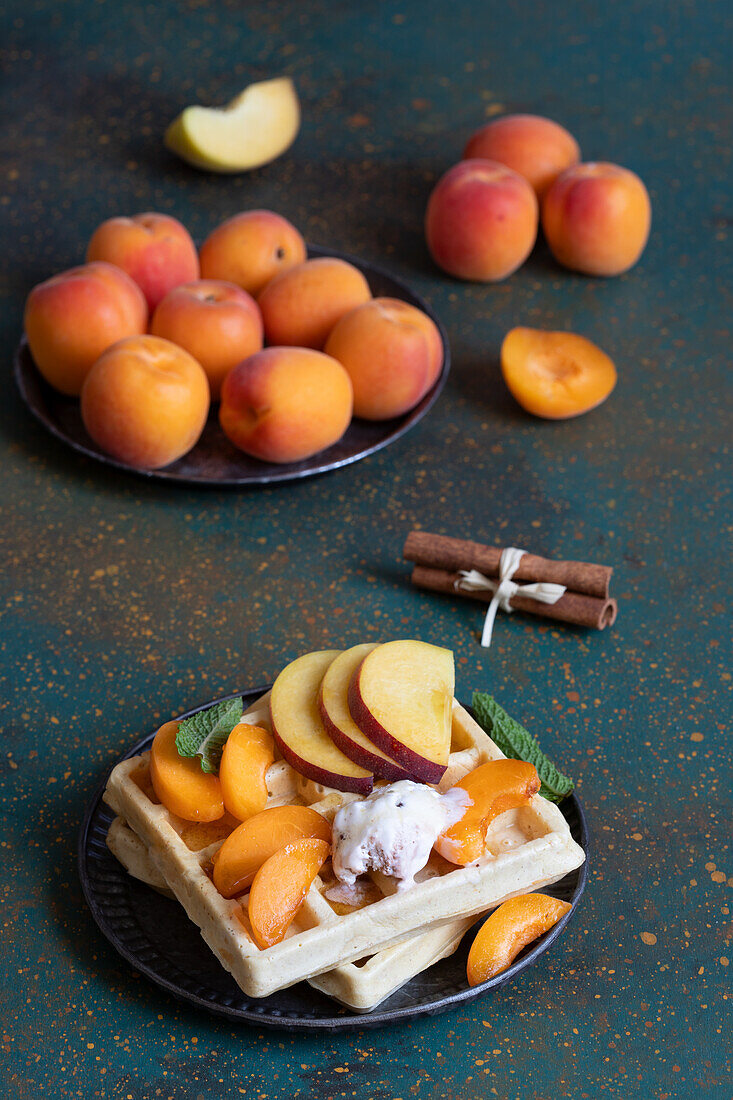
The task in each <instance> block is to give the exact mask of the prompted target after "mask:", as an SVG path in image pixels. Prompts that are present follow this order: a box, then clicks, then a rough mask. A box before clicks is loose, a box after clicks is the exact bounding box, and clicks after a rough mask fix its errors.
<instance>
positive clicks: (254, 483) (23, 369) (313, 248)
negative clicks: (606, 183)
mask: <svg viewBox="0 0 733 1100" xmlns="http://www.w3.org/2000/svg"><path fill="white" fill-rule="evenodd" d="M306 247H307V250H308V259H323V258H328V259H338V260H345V261H346V262H347V263H350V264H352V265H353V266H354V267H356V268H358V269H359V271H361V273H362V274H363V275H365V276H366V277H367V279H368V277H369V275H370V274H373V275H375V276H377V277H379V278H383V279H387V280H389V281H390V282H392V283H394V284H395V285H396V286H397V287H399V289H400V291H401V292H402V293H404V294H406V295H407V296H408V297H409V299H410V302H409V304H411V305H412V304H415V305H416V306H417V308H419V309H421V310H422V311H423V312H424V313H426V314H427V316H428V317H429V318H430V319H431V321H433V323H434V324H435V326H436V327H437V329H438V332H439V334H440V339H441V342H442V345H443V365H442V367H441V370H440V374H439V375H438V378H437V379H436V381H435V382H434V383H433V385H432V387H431V389H430V390H428V392H427V393H426V394H425V395H424V396H423V397H422V398H421V399H420V401H419V402H418V404H417V405H416V406H415V407H414V408H413V409H409V410H408V411H407V412H406V413H403V414H402V416H401V417H395V418H394V419H395V420H399V421H400V423H399V424H398V425H396V426H395V428H394V429H393V431H391V432H389V433H388V434H387V435H386V436H385V437H384V438H382V439H379V440H377V442H376V443H372V444H370V445H369V446H367V447H364V448H363V449H362V450H360V451H358V452H357V453H356V454H353V455H347V456H346V457H344V458H339V459H334V460H333V461H332V462H327V463H326V464H325V465H323V466H319V467H317V468H311V469H309V468H306V469H293V468H292V467H293V466H295V465H300V464H299V463H287V464H283V466H282V468H281V469H276V470H273V469H271V468H268V470H267V472H264V471H263V473H262V474H256V473H254V474H248V475H247V476H246V477H216V478H213V477H196V476H194V475H191V474H180V473H171V472H168V470H167V468H166V467H163V468H162V469H159V470H143V469H139V468H137V467H135V466H130V465H129V464H128V463H126V462H121V461H120V460H119V459H116V458H113V457H112V456H111V455H105V454H104V453H102V452H101V451H97V450H94V449H93V448H92V447H90V446H89V445H88V444H86V443H84V442H83V441H80V440H76V439H73V438H72V437H71V436H69V435H67V433H66V432H64V431H62V430H61V428H60V427H59V426H58V425H57V424H56V423H55V422H54V421H53V420H52V419H51V418H50V417H45V416H44V415H43V414H42V411H41V410H40V409H38V408H37V407H36V405H35V403H34V401H33V400H32V398H31V396H30V394H29V393H28V389H27V385H26V373H27V372H28V371H29V370H33V371H35V373H36V374H37V375H38V377H39V379H40V381H41V382H42V383H43V384H44V385H48V383H47V382H45V380H44V379H43V376H42V375H41V373H40V371H39V370H38V367H37V366H36V364H35V362H34V361H33V356H32V355H31V353H30V348H29V346H28V341H27V339H26V336H25V334H23V335H22V336H21V339H20V342H19V343H18V345H17V346H16V348H15V350H14V352H13V377H14V380H15V386H16V389H17V391H18V393H19V395H20V398H21V401H22V402H23V405H24V406H25V408H26V409H27V410H28V412H30V413H31V415H32V416H33V417H34V419H35V420H36V421H37V422H38V423H39V424H41V425H42V427H43V428H45V430H46V431H47V432H49V433H50V434H51V435H52V436H54V437H55V438H56V439H58V440H59V441H60V442H61V443H63V444H64V445H65V446H66V447H69V448H70V449H71V450H72V451H76V453H77V454H82V455H84V456H85V457H86V458H90V459H92V460H93V461H95V462H100V463H101V464H102V465H104V466H109V467H111V468H113V469H116V470H122V471H124V472H125V473H128V474H133V475H134V476H136V477H139V478H143V479H144V480H146V481H148V482H151V481H152V482H156V481H157V482H161V483H163V484H166V485H180V486H186V487H188V488H201V489H247V488H261V487H263V486H268V485H279V484H283V483H287V482H291V481H302V480H304V479H305V478H309V477H317V476H319V475H320V474H326V473H330V472H332V471H333V470H340V469H342V468H343V467H344V466H351V465H353V463H355V462H360V461H361V460H362V459H363V458H368V457H369V456H370V455H373V454H376V453H377V452H378V451H381V450H383V449H384V448H385V447H388V446H389V445H390V444H391V443H396V442H397V440H398V439H401V438H402V436H403V435H405V434H406V433H407V432H409V431H410V429H411V428H413V427H415V425H416V424H418V423H419V422H420V421H421V420H422V419H423V418H424V417H425V416H427V414H428V413H429V412H430V410H431V409H432V407H433V405H434V404H435V402H436V401H437V400H438V398H439V397H440V394H441V393H442V391H443V388H444V387H445V384H446V382H447V380H448V375H449V373H450V368H451V354H450V343H449V340H448V332H447V330H446V327H445V325H444V324H443V322H442V321H441V319H440V317H439V316H438V314H437V313H436V311H435V310H434V309H433V307H432V306H431V305H430V304H429V303H428V302H427V300H426V299H425V298H424V297H423V295H422V294H420V293H419V292H418V291H416V290H413V288H412V287H411V286H410V285H409V284H408V283H407V282H406V281H405V280H404V279H403V278H402V277H401V276H400V275H395V274H393V273H392V272H391V271H389V270H388V269H387V268H386V267H383V266H382V265H381V264H378V263H376V264H375V263H372V262H371V260H365V259H362V258H360V257H358V256H354V255H353V254H352V253H350V252H342V251H341V250H340V249H336V248H330V247H327V246H325V245H320V244H310V243H306ZM383 423H388V422H387V421H383ZM248 457H250V456H248ZM317 457H318V455H317V454H316V455H312V456H311V458H314V459H315V458H317ZM255 461H256V460H255ZM304 461H308V459H305V460H304Z"/></svg>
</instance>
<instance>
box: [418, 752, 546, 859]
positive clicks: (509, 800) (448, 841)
mask: <svg viewBox="0 0 733 1100" xmlns="http://www.w3.org/2000/svg"><path fill="white" fill-rule="evenodd" d="M455 787H458V788H459V789H460V790H463V791H465V792H466V794H467V795H468V797H469V799H470V802H469V804H468V806H467V808H466V810H465V811H464V813H463V816H462V817H461V818H460V820H459V821H457V822H456V823H455V825H451V826H450V828H449V829H446V831H445V832H444V833H441V834H440V836H439V837H438V839H437V840H436V842H435V848H436V850H437V851H438V852H439V854H440V855H441V856H443V858H444V859H447V860H448V861H449V862H450V863H457V864H458V865H459V866H460V867H465V865H466V864H467V863H473V861H474V860H476V859H480V857H481V856H482V855H483V854H484V842H485V838H486V831H487V829H488V827H489V825H490V824H491V822H492V821H493V820H494V818H495V817H498V816H499V814H503V813H504V811H505V810H514V809H516V808H517V807H518V806H523V805H524V804H525V803H526V802H529V800H530V798H532V796H533V795H535V794H537V792H538V791H539V789H540V777H539V776H538V775H537V769H536V768H535V767H534V765H533V764H527V763H525V761H524V760H490V761H489V762H488V763H487V764H481V765H479V767H478V768H474V770H473V771H472V772H469V773H468V775H464V777H463V779H461V780H460V781H459V782H458V783H456V784H455Z"/></svg>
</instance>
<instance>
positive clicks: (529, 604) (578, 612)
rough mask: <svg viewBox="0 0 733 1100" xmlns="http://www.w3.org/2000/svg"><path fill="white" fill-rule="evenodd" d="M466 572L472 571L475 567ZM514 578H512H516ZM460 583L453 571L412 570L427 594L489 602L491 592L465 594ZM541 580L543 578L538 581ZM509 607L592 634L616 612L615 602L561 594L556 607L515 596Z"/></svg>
mask: <svg viewBox="0 0 733 1100" xmlns="http://www.w3.org/2000/svg"><path fill="white" fill-rule="evenodd" d="M462 568H464V567H462ZM469 568H475V566H470V567H469ZM481 572H482V573H483V572H484V570H483V569H482V570H481ZM514 575H515V577H516V575H517V574H516V573H515V574H514ZM460 579H461V576H460V573H458V572H457V571H456V572H449V571H448V570H446V569H432V568H430V567H429V566H424V565H416V566H415V567H414V568H413V570H412V583H413V584H414V585H416V586H417V587H418V588H427V589H429V590H430V591H431V592H444V593H445V594H446V595H450V596H467V597H468V598H469V599H472V600H481V601H482V603H490V602H491V599H492V596H493V593H492V592H489V591H483V592H482V591H478V592H477V591H474V592H467V591H465V589H462V588H457V587H456V583H457V582H458V581H459V580H460ZM532 579H533V580H534V579H535V578H532ZM545 579H546V578H545V577H543V578H542V580H545ZM556 583H560V584H562V583H563V582H562V581H559V582H556ZM509 603H510V605H511V606H512V608H513V609H514V610H515V611H527V612H529V614H530V615H537V616H539V617H540V618H542V619H555V620H557V621H558V622H563V623H573V624H574V625H576V626H586V627H590V628H592V629H595V630H603V629H604V627H607V626H612V625H613V623H614V622H615V621H616V614H617V611H618V606H617V604H616V601H615V600H612V599H608V598H605V597H603V596H587V595H585V594H584V593H581V592H569V591H568V592H565V593H563V595H562V596H561V597H560V599H559V600H558V601H557V603H553V604H547V603H540V602H539V601H538V600H533V599H532V598H531V597H528V596H521V595H519V594H518V595H516V596H513V597H512V598H511V600H510V601H509Z"/></svg>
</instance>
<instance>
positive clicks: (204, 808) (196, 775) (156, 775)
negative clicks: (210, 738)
mask: <svg viewBox="0 0 733 1100" xmlns="http://www.w3.org/2000/svg"><path fill="white" fill-rule="evenodd" d="M177 732H178V722H166V723H165V725H163V726H161V727H160V729H159V730H158V732H157V733H156V735H155V740H154V741H153V745H152V748H151V750H150V781H151V783H152V784H153V790H154V791H155V793H156V795H157V796H158V798H159V799H160V801H161V802H162V803H163V805H164V806H165V808H166V809H167V810H170V812H171V813H172V814H176V816H177V817H182V818H183V819H184V820H185V821H217V820H218V819H219V818H220V817H223V816H224V799H223V797H222V793H221V783H220V782H219V777H218V776H216V775H213V774H211V773H209V772H204V771H202V770H201V760H200V759H199V757H198V756H179V753H178V749H177V748H176V733H177Z"/></svg>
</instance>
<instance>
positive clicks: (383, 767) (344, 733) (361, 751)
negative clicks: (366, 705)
mask: <svg viewBox="0 0 733 1100" xmlns="http://www.w3.org/2000/svg"><path fill="white" fill-rule="evenodd" d="M376 648H377V644H376V642H367V643H366V644H365V645H355V646H352V648H351V649H347V650H345V651H344V652H343V653H342V654H341V655H340V656H338V657H337V658H336V660H335V661H333V663H332V664H330V665H329V666H328V668H327V670H326V675H325V676H324V677H323V680H322V681H321V690H320V693H319V696H318V706H319V708H320V711H321V718H322V719H323V725H324V727H325V729H326V733H327V734H328V736H329V737H330V738H331V740H332V741H333V743H334V744H335V745H337V746H338V748H340V749H341V751H342V752H343V753H345V754H346V756H348V757H349V759H350V760H353V761H354V763H355V764H361V766H362V768H368V769H369V771H372V772H374V774H375V775H378V776H380V777H381V778H382V779H388V780H389V782H390V783H396V782H397V781H398V780H400V779H409V778H410V773H409V772H406V771H405V769H404V768H403V767H401V766H400V765H399V764H398V763H397V762H396V761H395V760H393V759H392V758H391V757H390V756H387V754H386V752H382V750H381V749H379V748H377V746H376V745H375V744H374V742H373V741H370V740H369V738H368V737H367V736H366V735H365V734H363V733H362V732H361V730H360V729H359V727H358V726H357V724H356V722H355V721H354V719H353V718H352V717H351V711H350V710H349V684H350V683H351V680H352V677H353V675H354V673H355V672H356V670H357V669H358V667H359V665H360V664H361V662H362V661H363V660H364V658H365V657H366V655H367V653H371V652H372V650H373V649H376Z"/></svg>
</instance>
